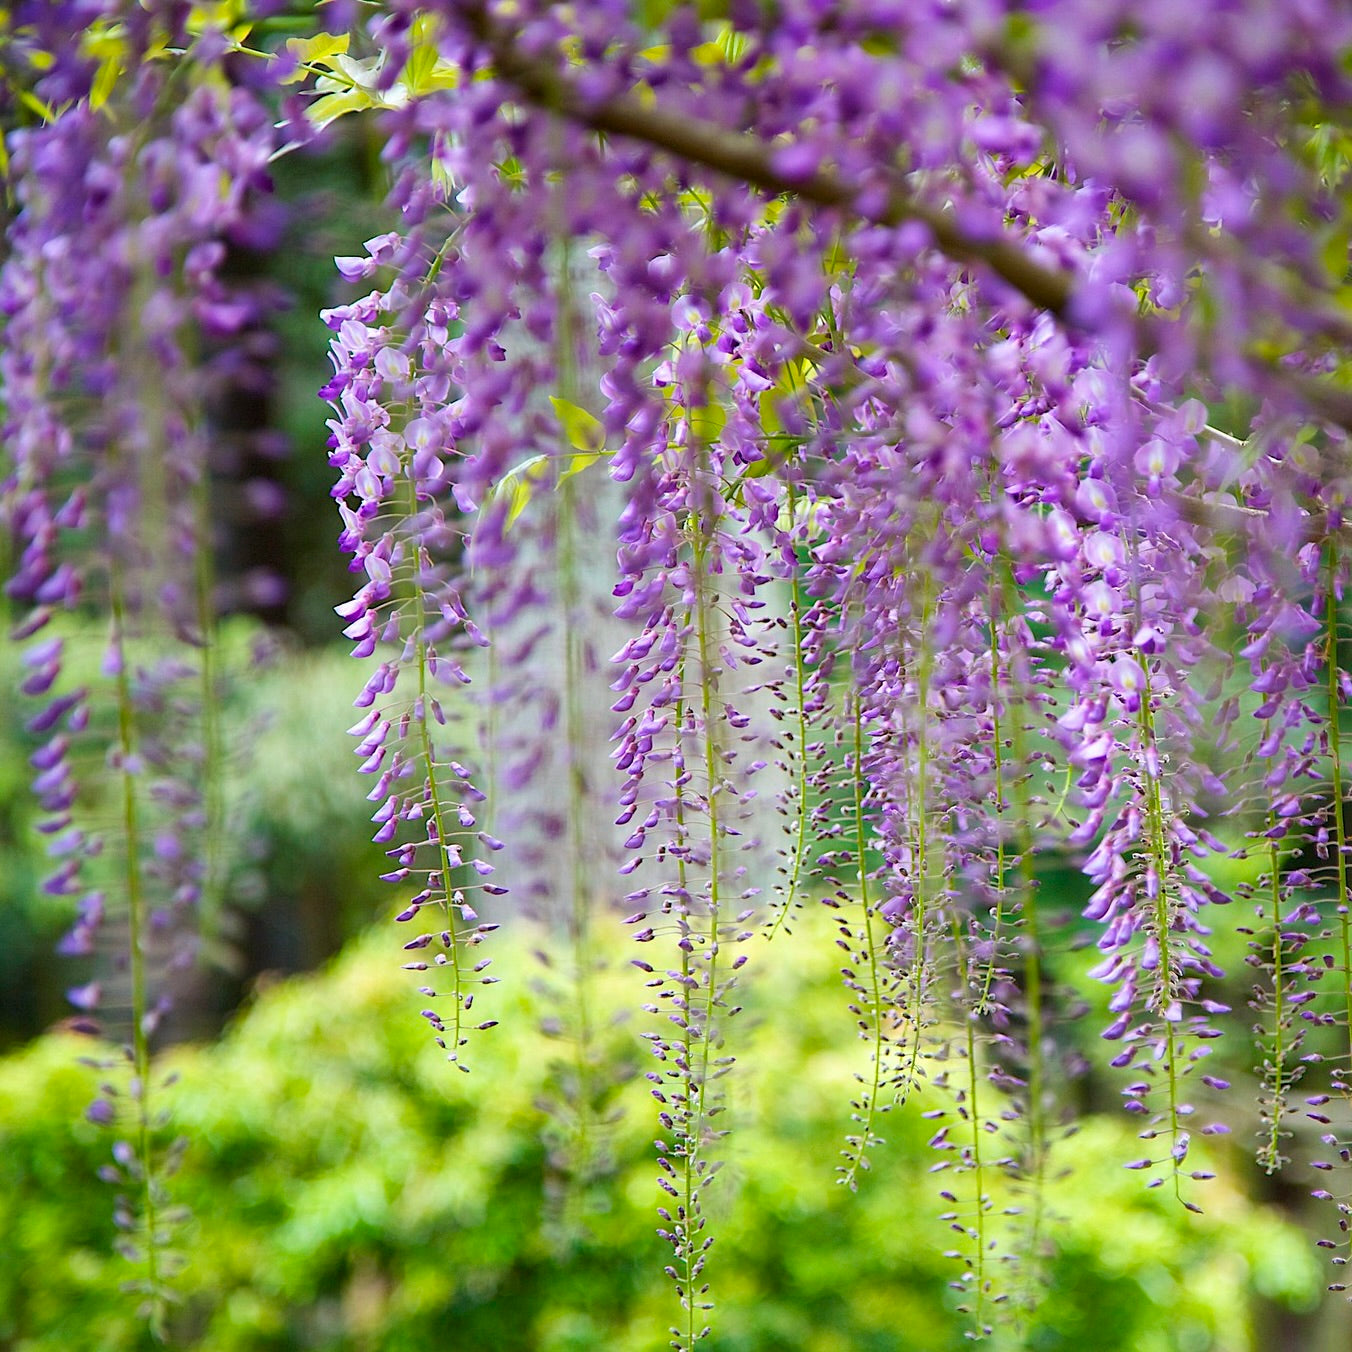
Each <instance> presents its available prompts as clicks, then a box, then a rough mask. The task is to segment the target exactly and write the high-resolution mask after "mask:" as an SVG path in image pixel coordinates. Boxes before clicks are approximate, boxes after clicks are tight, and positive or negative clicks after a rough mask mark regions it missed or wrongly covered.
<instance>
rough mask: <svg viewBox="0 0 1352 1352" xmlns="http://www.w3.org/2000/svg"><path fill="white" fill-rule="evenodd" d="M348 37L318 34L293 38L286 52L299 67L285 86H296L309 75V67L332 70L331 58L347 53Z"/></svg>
mask: <svg viewBox="0 0 1352 1352" xmlns="http://www.w3.org/2000/svg"><path fill="white" fill-rule="evenodd" d="M347 44H348V35H347V34H346V33H316V34H315V35H314V37H312V38H291V39H289V40H288V41H287V44H286V50H287V51H288V52H290V53H291V54H292V55H293V56H294V57H295V58H296V60H297V61H298V62H299V65H298V66H297V67H296V69H295V70H294V71H293V72H292V73H291V74H290V75H288V76H287V77H286V79H285V80H284V81H282V83H283V84H295V83H297V82H298V81H300V80H303V79H305V77H306V76H307V75H308V74H309V71H308V70H307V69H306V67H307V66H327V67H328V68H329V69H332V67H333V63H332V61H331V60H330V58H331V57H334V56H340V55H343V54H345V53H346V52H347Z"/></svg>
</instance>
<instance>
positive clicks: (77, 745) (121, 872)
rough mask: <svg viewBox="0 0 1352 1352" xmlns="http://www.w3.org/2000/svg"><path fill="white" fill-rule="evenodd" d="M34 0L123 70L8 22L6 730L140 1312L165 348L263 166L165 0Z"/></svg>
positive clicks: (202, 515)
mask: <svg viewBox="0 0 1352 1352" xmlns="http://www.w3.org/2000/svg"><path fill="white" fill-rule="evenodd" d="M58 8H60V9H66V8H70V9H71V11H72V12H71V13H69V14H66V15H65V16H64V18H65V19H67V20H71V21H73V22H75V23H76V28H75V30H73V31H74V32H75V33H78V32H80V31H83V29H84V28H85V27H88V26H106V25H108V24H112V23H119V24H122V27H120V28H119V29H118V30H117V31H118V34H119V40H120V42H121V44H122V48H121V50H120V51H119V52H118V53H117V56H116V59H119V60H121V61H122V62H124V63H125V66H126V69H127V71H128V72H129V73H128V74H126V75H125V77H124V78H123V79H121V81H120V82H119V83H118V86H117V88H116V90H115V92H114V93H113V94H109V93H108V92H107V90H106V89H101V88H100V87H99V85H98V80H99V79H100V78H101V76H100V73H99V72H98V70H97V69H96V66H95V63H94V61H93V60H92V59H91V58H89V57H87V56H85V55H82V54H81V48H80V44H78V43H75V42H72V41H71V38H72V31H71V30H62V31H61V33H60V37H61V41H60V42H59V43H58V44H57V47H58V50H55V51H52V52H51V60H45V59H40V55H39V54H40V53H42V52H44V51H49V50H51V49H49V48H48V47H47V46H46V45H45V44H47V43H49V42H50V40H51V33H50V31H49V20H51V19H53V17H54V16H55V14H56V10H55V9H53V8H52V7H43V6H26V5H21V6H19V7H18V9H17V10H16V13H15V14H14V15H13V16H12V17H11V23H12V24H13V29H14V32H15V33H16V34H17V35H18V38H19V41H20V44H21V46H22V49H23V51H24V52H25V53H26V54H27V55H28V56H29V58H30V59H31V60H32V63H33V68H34V70H36V71H37V72H39V73H38V74H37V75H36V76H35V77H34V84H33V92H34V97H35V99H36V100H38V101H39V102H41V101H42V100H46V101H47V103H48V106H50V108H51V109H52V110H53V112H52V115H51V117H50V119H49V120H48V121H46V122H45V123H44V124H42V125H37V126H32V127H26V128H23V129H21V130H18V131H15V132H13V133H12V134H11V136H10V138H9V141H8V147H7V149H8V154H9V158H10V170H11V174H10V181H11V187H12V191H13V194H14V199H15V203H16V207H17V213H16V215H15V218H14V220H13V222H12V224H11V227H10V230H9V246H10V247H9V252H8V255H7V257H6V259H5V262H4V264H3V266H0V312H3V316H4V325H5V345H4V349H3V353H2V354H0V363H3V369H2V370H0V381H2V382H3V385H4V390H5V405H6V407H5V429H4V430H5V444H6V447H7V449H8V452H9V454H8V457H7V463H6V466H5V473H4V479H3V484H2V487H3V514H4V520H5V522H6V525H7V527H8V529H9V531H10V533H11V535H12V537H13V540H14V542H15V545H16V546H17V556H18V557H17V566H16V568H15V570H14V572H13V574H12V575H11V577H10V578H9V580H8V582H7V584H6V586H7V592H8V594H9V595H10V597H11V598H12V599H13V600H14V601H15V602H16V603H17V606H18V608H19V611H20V616H21V618H20V619H19V621H18V623H17V625H16V629H15V637H16V638H18V639H20V640H21V641H26V642H27V643H28V647H27V650H26V653H25V657H24V663H25V667H26V669H27V671H28V673H29V674H28V677H27V678H26V680H25V682H24V693H26V694H28V695H30V696H33V697H36V698H39V699H41V700H42V702H43V703H42V706H41V707H40V708H39V710H38V712H36V713H35V714H34V715H33V717H32V718H31V719H30V723H29V727H30V730H31V731H32V732H33V733H34V734H35V735H37V736H38V737H39V738H40V739H42V740H41V745H40V746H39V748H38V750H37V751H35V752H34V754H33V756H32V763H33V767H34V770H35V772H36V774H35V779H34V785H33V787H34V791H35V793H36V795H37V796H38V799H39V802H40V805H41V806H42V808H43V809H44V811H45V812H46V813H47V814H48V816H47V819H46V820H45V821H44V822H43V823H42V826H41V829H42V830H43V831H44V832H45V833H46V834H47V835H48V837H49V840H50V845H51V852H52V855H53V857H54V859H55V860H56V861H57V863H56V867H55V872H54V873H53V874H52V876H51V878H50V879H49V880H48V882H47V884H46V890H47V892H48V893H49V894H51V895H54V896H58V897H68V898H71V899H72V902H73V905H74V909H75V913H76V918H75V922H74V925H73V927H72V929H71V930H70V932H69V934H68V935H67V937H66V939H65V940H64V941H63V943H62V945H61V949H62V951H63V952H64V953H67V954H70V955H72V956H79V957H82V958H87V959H93V966H94V972H93V979H92V980H86V981H84V982H82V984H80V985H79V986H78V987H77V988H76V989H75V990H73V991H72V992H71V999H72V1001H73V1003H74V1004H75V1005H76V1007H77V1009H78V1010H79V1011H80V1015H81V1017H82V1018H86V1017H87V1016H89V1015H93V1014H96V1013H101V1014H102V1015H103V1016H104V1018H105V1019H106V1020H107V1021H108V1022H110V1024H111V1026H112V1028H113V1030H114V1031H117V1032H119V1033H122V1034H124V1035H125V1036H126V1038H127V1042H128V1046H127V1048H126V1061H127V1063H129V1066H130V1074H129V1079H128V1080H127V1081H126V1082H124V1083H122V1084H121V1085H120V1086H119V1084H118V1083H110V1084H109V1085H107V1086H105V1089H104V1091H103V1093H104V1096H103V1097H102V1098H100V1099H99V1100H98V1101H97V1102H96V1103H95V1104H94V1105H93V1106H92V1107H91V1109H90V1117H91V1120H94V1121H97V1122H104V1123H116V1124H118V1126H119V1129H120V1130H123V1131H125V1132H127V1133H128V1134H129V1141H121V1142H119V1143H118V1145H117V1146H116V1147H115V1149H114V1156H115V1159H116V1163H115V1164H114V1165H109V1166H108V1168H107V1169H106V1170H105V1173H106V1174H107V1175H108V1176H109V1177H110V1178H111V1179H113V1180H114V1181H115V1182H117V1183H118V1184H119V1186H121V1187H122V1188H123V1189H124V1195H123V1197H122V1199H120V1200H119V1204H118V1207H117V1216H118V1223H119V1226H120V1227H121V1228H122V1229H124V1230H125V1231H126V1232H127V1233H126V1235H125V1239H124V1241H123V1245H122V1247H123V1248H124V1251H125V1252H126V1253H127V1255H128V1256H129V1257H130V1258H131V1259H132V1260H133V1261H134V1262H136V1263H137V1264H138V1266H139V1267H140V1268H141V1275H140V1276H139V1277H138V1278H137V1280H136V1283H135V1284H136V1286H137V1289H138V1290H140V1291H141V1293H142V1294H143V1295H144V1297H145V1300H146V1309H147V1310H148V1311H149V1312H150V1315H151V1318H152V1321H154V1322H155V1323H157V1324H158V1323H159V1321H160V1320H161V1318H162V1315H163V1309H164V1301H165V1297H166V1286H165V1282H166V1280H167V1279H168V1278H169V1277H170V1276H171V1275H172V1271H173V1268H174V1265H175V1263H176V1261H177V1260H176V1259H175V1257H174V1256H173V1255H172V1254H171V1253H169V1252H168V1250H167V1249H166V1245H167V1243H168V1239H169V1231H168V1227H167V1220H168V1218H169V1216H170V1213H169V1211H168V1210H167V1207H166V1202H165V1194H164V1190H163V1181H162V1180H163V1177H164V1175H165V1174H166V1173H167V1172H168V1170H169V1168H170V1167H171V1165H172V1152H170V1154H168V1155H166V1154H165V1153H164V1152H163V1150H162V1146H161V1143H160V1141H159V1139H158V1138H159V1136H160V1134H161V1129H162V1126H163V1122H162V1120H161V1115H160V1113H159V1111H158V1110H157V1109H153V1108H152V1106H151V1095H152V1088H153V1086H152V1074H151V1071H152V1067H151V1040H152V1038H153V1036H154V1034H155V1031H156V1028H157V1025H158V1023H159V1021H160V1019H161V1018H162V1016H163V1013H164V1012H165V1009H166V1008H167V1000H168V994H169V986H170V983H171V973H172V972H173V971H174V970H179V969H182V968H183V967H184V966H185V965H187V964H188V963H190V962H191V960H192V955H193V950H192V931H193V924H192V921H193V916H194V912H195V910H196V906H197V903H198V900H199V898H200V894H201V888H202V884H203V871H202V863H201V860H202V850H203V836H204V833H205V828H206V825H207V823H206V818H205V810H204V806H203V787H204V784H203V778H204V775H205V774H208V773H213V772H214V771H215V767H213V766H212V765H211V764H210V763H209V762H210V756H209V753H208V752H207V751H206V750H205V747H204V742H203V735H202V728H201V724H200V716H201V700H202V699H203V698H206V699H210V698H212V697H214V691H213V690H212V689H210V688H209V686H210V683H208V688H206V689H204V687H203V671H204V669H205V668H204V665H203V659H202V657H201V653H202V649H203V647H204V645H207V644H209V643H210V642H211V637H210V631H211V622H212V616H211V612H210V584H209V577H210V573H209V551H210V542H209V541H208V540H206V539H204V538H203V535H202V529H201V526H202V522H203V521H204V520H205V519H206V516H207V514H206V511H205V507H204V504H205V496H206V492H207V465H206V440H205V434H204V431H203V427H202V390H201V387H200V384H199V373H198V372H197V370H196V368H195V367H194V364H193V360H192V357H191V355H190V353H191V347H192V341H193V338H194V336H195V334H197V333H206V334H219V333H221V332H226V331H229V330H231V329H232V328H233V327H235V326H237V325H238V324H239V323H241V322H243V321H244V320H245V319H246V318H247V317H248V313H249V312H248V310H247V308H246V307H244V306H242V305H241V304H240V303H239V302H238V301H237V300H236V299H234V298H232V297H231V296H230V295H229V294H228V293H227V292H226V291H225V289H224V286H223V284H222V282H221V281H220V280H219V277H218V273H219V268H220V264H221V262H222V259H223V256H224V246H225V243H226V241H228V240H229V239H230V237H231V235H232V232H234V231H236V230H239V229H242V228H243V227H244V225H245V222H246V221H247V219H248V216H249V212H250V210H251V207H252V203H253V201H254V199H255V197H256V196H257V195H258V194H259V193H260V192H261V191H265V190H266V189H267V187H268V186H269V185H268V179H267V174H266V165H267V161H268V157H269V155H270V154H271V151H272V149H273V131H272V125H271V118H270V117H269V115H268V114H267V112H266V111H265V109H264V108H263V107H262V106H261V105H260V104H259V103H258V102H257V100H256V99H255V98H254V96H253V95H251V94H246V93H244V92H243V91H238V90H237V91H233V92H232V91H230V90H229V89H227V88H224V87H222V86H220V85H215V84H212V83H210V82H203V81H202V80H201V79H200V78H199V77H200V69H201V68H200V66H198V67H195V66H194V62H210V61H213V60H214V59H215V57H216V56H217V55H218V54H219V50H220V49H219V47H218V46H217V45H216V42H215V39H214V38H213V37H211V36H210V35H207V36H205V37H203V38H202V40H201V44H200V46H199V45H196V44H195V43H194V41H193V39H192V38H191V37H190V35H188V34H187V33H185V31H184V30H183V29H182V27H181V26H180V20H181V19H182V17H183V16H182V15H181V14H179V13H178V12H177V11H176V10H174V9H173V7H168V6H165V7H158V8H151V7H144V8H142V7H136V8H135V9H133V10H131V11H130V12H127V13H124V12H123V7H121V6H118V5H88V6H84V7H58ZM58 26H59V23H58ZM164 43H168V44H171V45H176V46H177V47H178V48H179V49H180V50H181V51H183V52H184V55H183V56H182V65H181V66H180V67H179V68H178V69H175V70H171V68H170V66H169V64H168V63H163V62H162V63H154V62H150V61H147V60H143V57H144V56H145V53H146V52H147V50H149V49H150V48H151V47H152V46H154V45H155V44H164ZM108 59H113V58H111V57H110V58H108ZM91 612H94V613H99V614H101V615H102V616H103V617H104V622H105V623H106V624H107V626H108V629H109V638H108V641H107V644H106V646H105V647H104V650H103V655H102V660H101V662H99V663H97V675H95V674H94V668H95V665H96V664H95V663H94V662H92V661H90V660H88V659H87V658H86V659H85V660H83V661H80V662H78V663H77V665H76V673H77V675H76V677H75V678H74V679H72V678H71V677H68V676H67V675H66V674H65V672H64V671H63V659H64V654H65V650H66V649H67V648H68V647H71V646H73V647H74V649H75V651H76V653H77V654H79V653H81V652H82V649H83V646H84V645H82V644H81V643H80V641H79V640H80V639H81V637H82V633H81V629H82V627H84V626H82V625H81V623H79V622H78V621H79V619H80V617H82V616H87V615H88V614H89V613H91ZM76 680H78V681H80V682H82V683H81V684H77V683H76ZM100 761H103V762H104V763H105V764H106V770H105V771H103V772H100V771H99V770H98V769H97V768H95V767H97V765H98V764H99V762H100ZM114 1064H121V1063H120V1062H118V1063H114Z"/></svg>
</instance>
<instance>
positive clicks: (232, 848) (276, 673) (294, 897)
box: [0, 617, 393, 1046]
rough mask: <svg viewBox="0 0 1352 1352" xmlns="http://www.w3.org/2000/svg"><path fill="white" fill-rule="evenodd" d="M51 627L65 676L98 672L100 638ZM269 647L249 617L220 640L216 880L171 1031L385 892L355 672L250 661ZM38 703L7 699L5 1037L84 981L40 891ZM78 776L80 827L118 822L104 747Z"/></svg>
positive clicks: (216, 1009)
mask: <svg viewBox="0 0 1352 1352" xmlns="http://www.w3.org/2000/svg"><path fill="white" fill-rule="evenodd" d="M60 628H61V631H62V633H63V635H64V637H65V639H66V644H67V648H66V672H67V675H66V678H65V679H66V682H67V684H68V685H69V686H75V685H79V684H90V683H94V682H97V681H99V680H100V679H101V678H100V676H99V674H98V666H99V659H100V657H101V654H102V648H103V644H104V643H105V642H106V638H107V635H106V632H105V631H104V630H103V629H102V628H101V627H100V626H97V625H91V624H88V623H81V622H79V621H77V620H75V619H73V618H71V617H63V618H62V620H61V622H60ZM262 641H263V638H262V631H261V630H260V629H258V628H257V627H256V626H255V625H253V624H251V623H250V622H248V621H242V620H241V621H236V622H234V623H232V624H230V625H228V626H226V628H225V629H224V631H223V633H222V636H221V643H220V652H219V657H218V660H219V661H220V663H221V665H222V667H223V669H224V670H225V672H226V673H227V674H226V675H225V677H224V681H223V685H222V691H221V699H220V702H219V706H218V718H219V721H220V725H221V729H222V737H221V742H222V747H223V754H222V764H221V765H220V767H219V770H220V773H221V777H222V784H223V790H224V798H225V811H224V823H223V826H224V829H223V832H222V840H221V842H220V845H219V852H220V857H221V865H222V878H221V886H220V888H219V889H218V893H217V895H215V896H213V897H211V898H209V900H208V904H207V906H206V908H205V910H206V912H207V913H206V914H205V915H204V917H203V930H204V935H205V942H204V956H205V961H204V963H203V964H202V970H201V973H200V974H199V977H198V980H197V985H196V986H195V988H194V989H193V990H192V991H180V992H179V994H178V997H177V1003H178V1005H179V1013H178V1014H177V1015H175V1017H176V1018H177V1019H178V1020H179V1023H178V1025H176V1027H177V1031H178V1033H179V1034H180V1035H181V1033H182V1032H184V1031H189V1030H191V1031H195V1032H197V1033H199V1034H200V1033H202V1032H204V1031H207V1030H212V1031H214V1029H215V1028H216V1027H218V1026H219V1021H220V1019H221V1018H222V1017H223V1016H224V1014H225V1013H226V1012H228V1010H229V1009H231V1008H233V1007H234V1005H235V1004H236V1003H237V1001H238V999H239V997H240V995H241V994H242V992H243V991H244V990H245V989H247V987H248V984H249V982H250V981H251V980H252V979H253V978H254V976H255V975H256V974H257V973H258V972H259V971H263V970H268V971H286V972H291V971H302V970H308V969H310V968H313V967H314V966H316V965H317V964H318V963H320V962H322V961H323V960H324V959H326V958H328V957H331V956H332V955H333V953H335V952H336V951H337V950H338V948H340V947H341V945H342V943H343V942H344V940H346V939H347V938H350V937H351V936H352V935H354V934H356V933H358V932H360V931H361V930H362V929H363V928H364V927H365V926H367V925H368V924H370V922H371V920H372V919H373V918H374V917H375V916H376V915H377V914H379V913H381V912H382V911H383V910H386V909H387V908H388V906H389V905H390V903H391V901H392V900H393V898H392V894H391V893H390V889H389V888H388V887H387V886H386V885H385V884H383V883H381V882H380V881H379V880H378V875H379V874H380V872H381V871H382V870H383V869H384V867H385V866H386V860H385V856H384V854H383V853H382V851H381V849H380V847H379V846H376V845H372V844H371V840H370V836H371V830H372V828H371V825H370V821H369V818H370V814H371V810H372V809H371V805H370V804H369V803H368V802H367V801H366V798H365V796H364V794H365V787H366V786H365V784H364V783H363V781H362V780H361V778H360V777H359V776H358V775H357V774H356V773H355V768H354V762H353V758H352V751H351V748H352V739H351V738H349V737H347V736H346V735H345V729H346V728H347V727H348V725H349V724H350V723H351V722H352V721H353V718H354V715H353V711H352V697H353V694H354V693H355V691H356V690H358V689H360V686H361V682H362V679H363V674H362V672H361V670H360V668H359V667H358V665H357V664H356V663H354V662H353V661H352V660H351V658H349V657H348V656H347V655H346V652H345V651H344V650H342V649H334V648H328V649H319V650H310V651H299V652H297V651H274V652H272V653H271V654H270V655H268V656H266V657H265V658H264V659H263V660H262V661H257V660H255V658H254V656H251V652H250V650H251V648H252V647H253V646H254V645H255V644H257V643H260V642H262ZM19 679H20V674H19V651H18V649H17V647H16V646H15V645H2V644H0V682H6V683H7V686H8V688H10V689H13V688H15V687H16V686H17V685H18V682H19ZM32 712H33V711H32V709H31V708H29V707H27V702H26V701H9V702H7V703H6V704H4V705H3V707H0V1046H3V1045H4V1044H6V1043H13V1042H16V1041H20V1040H22V1039H23V1038H25V1037H29V1036H32V1035H33V1034H35V1033H37V1032H38V1031H40V1030H41V1029H42V1028H44V1027H46V1026H49V1025H50V1024H52V1023H53V1022H55V1021H56V1020H58V1019H60V1018H62V1017H63V1016H64V1015H66V1014H68V1013H69V1012H70V1010H69V1007H68V1006H67V1005H66V1003H65V999H64V994H63V992H64V991H65V989H66V988H67V987H69V986H73V985H76V984H78V983H79V982H80V981H84V980H88V979H89V976H90V975H91V974H92V972H91V970H90V969H89V967H88V963H87V962H85V963H82V962H73V961H70V960H68V959H59V958H56V957H55V956H54V954H53V950H54V948H55V947H56V944H57V941H58V940H59V938H60V936H61V934H62V932H63V931H64V929H65V928H66V926H67V925H68V924H69V923H70V920H71V918H72V909H71V906H70V903H69V901H68V900H66V899H58V898H53V897H49V896H46V895H44V894H43V893H42V891H41V879H42V878H43V876H44V874H45V873H46V872H47V871H48V870H47V867H46V863H47V861H46V859H45V856H44V842H43V840H42V838H41V837H40V836H39V835H38V832H37V829H36V825H37V818H38V815H39V814H38V812H37V808H36V806H35V804H34V802H33V799H32V795H31V793H30V792H29V780H30V778H31V775H32V772H31V771H30V769H29V767H28V764H27V757H28V755H29V754H30V752H31V751H32V750H33V747H34V746H35V744H36V743H35V741H34V739H33V738H32V737H31V736H30V735H29V734H28V733H27V732H25V730H24V720H25V719H26V718H27V717H29V716H31V714H32ZM76 774H77V778H78V780H79V783H80V785H81V809H82V812H83V813H84V814H85V820H86V821H88V822H89V823H90V824H91V825H92V827H93V829H94V830H96V831H97V830H99V829H104V830H108V831H112V830H114V829H115V828H116V822H115V814H114V807H115V803H114V801H113V800H112V799H111V798H110V792H109V787H108V786H109V772H108V768H107V765H106V764H105V763H104V761H103V759H102V758H101V756H100V755H98V754H96V753H94V752H92V751H90V752H87V753H86V754H84V755H83V756H81V757H80V758H79V759H78V760H77V763H76ZM97 867H98V861H95V864H94V866H92V867H91V876H95V877H96V876H97V872H96V869H97Z"/></svg>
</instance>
